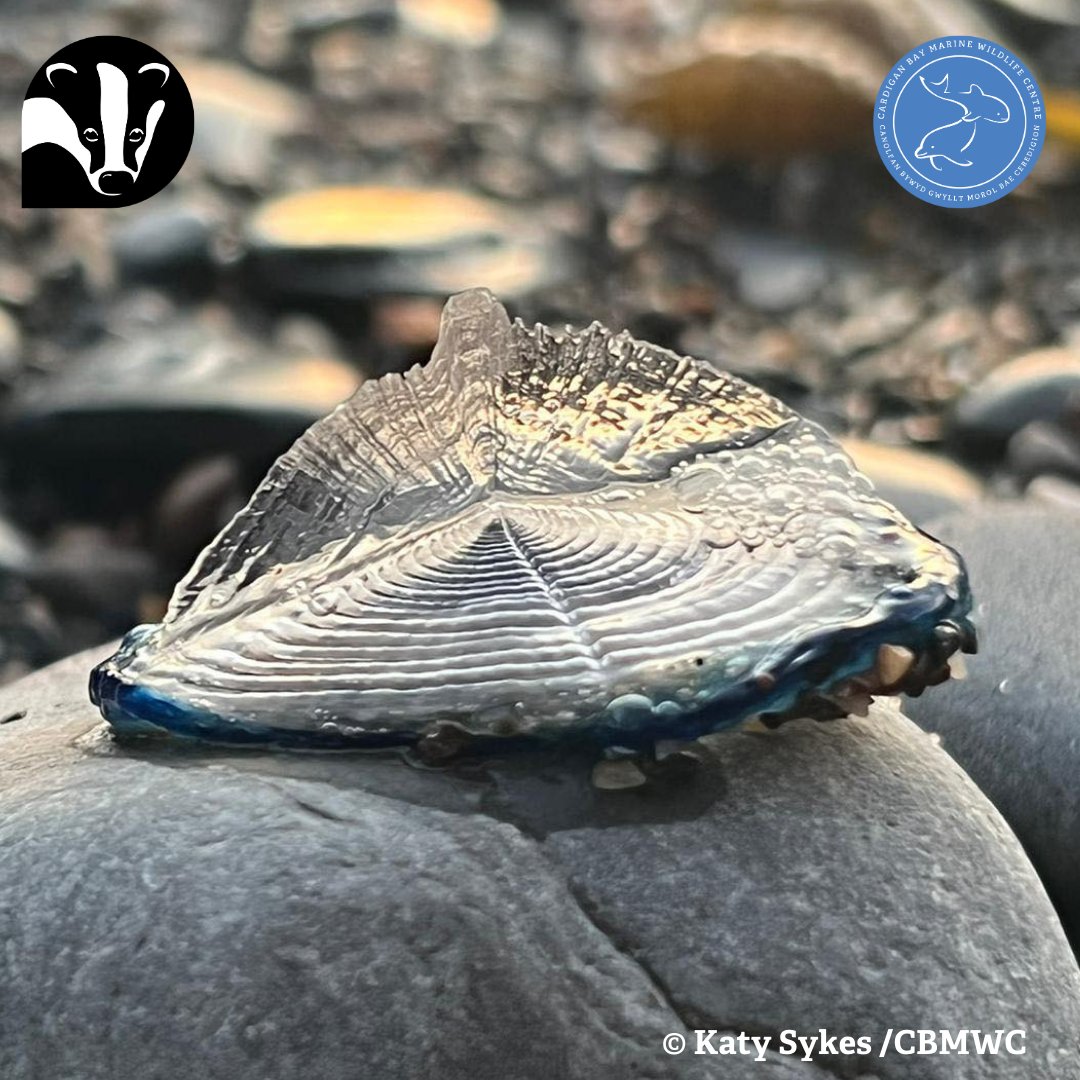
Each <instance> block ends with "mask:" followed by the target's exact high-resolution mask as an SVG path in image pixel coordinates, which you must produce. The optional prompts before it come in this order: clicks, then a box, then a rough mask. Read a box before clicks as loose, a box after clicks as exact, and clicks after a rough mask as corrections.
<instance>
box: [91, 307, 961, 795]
mask: <svg viewBox="0 0 1080 1080" xmlns="http://www.w3.org/2000/svg"><path fill="white" fill-rule="evenodd" d="M969 608H970V597H969V593H968V588H967V582H966V578H965V574H964V570H963V566H962V563H961V561H960V559H959V556H957V555H956V554H955V553H954V552H953V551H951V550H950V549H949V548H947V547H945V546H944V545H942V544H940V543H938V542H937V541H935V540H933V539H932V538H930V537H929V536H927V535H925V534H923V533H921V532H920V531H919V530H917V529H916V528H915V527H914V526H912V525H911V524H909V523H908V522H907V521H906V520H905V519H904V518H903V517H902V516H901V515H900V513H899V512H898V511H897V510H896V509H895V508H893V507H892V506H890V505H888V504H887V503H885V502H883V501H882V500H881V499H880V498H879V497H878V496H877V495H876V493H875V492H874V489H873V487H872V485H871V484H870V482H869V481H868V480H867V479H866V478H865V477H864V476H862V475H861V474H860V473H859V472H858V471H857V470H856V469H855V467H854V466H853V465H852V463H851V460H850V459H849V458H848V456H847V455H846V454H845V453H844V452H843V450H841V448H840V447H839V446H838V445H837V444H836V443H835V442H834V441H833V440H832V439H831V438H830V437H829V436H828V435H827V434H826V433H825V432H824V431H823V430H822V429H821V428H820V427H818V426H817V425H816V424H813V423H811V422H810V421H808V420H805V419H803V418H802V417H800V416H798V415H797V414H796V413H794V412H792V411H791V410H790V409H788V408H787V407H786V406H785V405H783V404H782V403H781V402H779V401H777V400H775V399H773V398H772V397H770V396H769V395H767V394H765V393H764V392H763V391H761V390H759V389H756V388H755V387H753V386H750V385H748V384H746V383H744V382H742V381H740V380H739V379H736V378H734V377H732V376H730V375H726V374H724V373H722V372H720V371H718V370H716V369H715V368H714V367H712V366H711V365H710V364H708V363H705V362H702V361H698V360H694V359H690V358H688V357H684V356H677V355H676V354H674V353H672V352H669V351H667V350H665V349H661V348H658V347H656V346H653V345H649V344H646V343H644V342H641V341H637V340H635V339H634V338H632V337H630V336H629V335H628V334H626V333H620V334H614V333H612V332H610V331H609V330H607V329H605V328H603V327H601V326H599V325H596V324H594V325H593V326H590V327H589V328H587V329H586V330H583V331H581V332H579V333H571V332H569V331H568V332H566V333H565V334H555V333H553V332H552V331H550V330H548V329H547V328H545V327H542V326H537V327H534V328H532V329H528V328H526V327H525V326H523V325H522V324H521V323H520V322H516V323H511V322H510V320H509V318H508V317H507V314H506V312H505V310H504V309H503V308H502V306H501V305H500V304H499V303H498V302H497V301H496V300H495V298H494V297H493V296H492V295H491V294H490V293H488V292H486V291H485V290H473V291H471V292H467V293H463V294H461V295H459V296H456V297H453V298H452V299H451V300H450V301H449V302H448V304H447V306H446V309H445V311H444V314H443V320H442V329H441V333H440V337H439V341H438V344H437V345H436V347H435V351H434V354H433V356H432V358H431V361H430V362H429V363H428V364H427V365H426V366H424V367H417V368H414V369H412V370H411V371H409V372H407V373H406V374H405V375H403V376H402V375H387V376H384V377H383V378H381V379H379V380H377V381H372V382H368V383H366V384H365V385H364V386H362V387H361V388H360V389H359V390H358V391H357V393H356V394H355V395H354V396H353V397H352V398H350V399H349V400H348V401H347V402H346V403H345V404H343V405H341V406H339V407H338V408H337V410H335V411H334V412H333V413H331V414H330V415H329V416H328V417H326V418H325V419H323V420H321V421H319V422H318V423H317V424H315V425H314V426H313V427H312V428H311V429H310V430H309V431H308V432H307V433H306V434H305V435H304V436H303V437H302V438H301V439H300V440H299V441H298V442H297V443H296V445H295V446H293V448H292V449H291V450H290V451H289V452H288V453H286V454H285V455H284V456H283V457H282V458H281V459H280V460H279V461H278V462H277V463H276V464H275V465H274V467H273V468H272V469H271V471H270V473H269V475H268V476H267V477H266V479H265V480H264V481H263V483H262V485H261V486H260V487H259V489H258V490H257V491H256V492H255V494H254V496H253V497H252V499H251V501H250V502H249V504H248V505H247V507H246V508H245V509H244V510H243V511H242V512H241V513H239V514H238V515H237V516H236V518H235V519H234V520H233V521H232V522H231V523H230V524H229V525H228V526H227V527H226V528H225V530H224V531H223V532H222V533H221V535H220V536H219V537H218V538H217V539H216V540H215V541H214V542H213V543H212V544H211V545H210V546H209V547H208V548H207V549H206V551H205V552H204V553H203V554H202V555H201V556H200V558H199V559H198V561H197V562H196V563H195V565H194V567H193V568H192V569H191V571H190V572H189V573H188V575H187V576H186V578H185V579H184V580H183V581H182V582H181V583H180V584H179V585H178V586H177V588H176V592H175V594H174V595H173V598H172V601H171V603H170V606H169V609H168V612H167V614H166V616H165V619H164V621H163V622H162V623H161V624H160V625H156V626H148V627H139V628H137V629H136V630H134V631H132V633H131V634H129V635H128V637H127V638H126V639H125V641H124V643H123V645H122V647H121V649H120V651H119V652H118V653H117V654H116V655H115V656H113V657H112V658H111V659H109V660H107V661H106V662H105V663H103V664H102V665H100V666H99V667H98V668H97V669H96V671H95V672H94V675H93V677H92V682H91V692H92V696H93V698H94V700H95V701H96V702H97V703H98V704H99V705H100V707H101V709H102V712H103V713H104V715H105V716H106V718H107V719H108V720H109V722H110V723H111V724H112V725H113V726H114V727H115V728H116V729H118V730H119V731H122V732H138V731H151V730H157V729H164V730H167V731H171V732H173V733H175V734H179V735H187V736H195V737H202V738H206V739H212V740H217V741H222V742H230V743H256V744H264V743H270V744H276V745H281V746H297V747H324V748H337V747H379V746H388V745H407V744H414V745H415V746H416V747H417V750H418V751H421V750H422V751H423V752H424V755H425V756H426V757H428V758H429V759H432V760H440V759H442V758H444V757H447V756H453V755H454V754H456V753H459V752H460V751H461V750H462V749H466V748H470V747H471V748H475V749H482V748H484V747H485V746H487V745H488V744H489V743H492V742H494V743H496V744H498V745H502V746H505V745H507V741H508V740H509V741H514V740H536V739H551V738H567V737H581V738H590V739H595V740H596V741H598V742H600V743H604V744H606V745H609V746H617V747H621V748H630V749H634V748H638V749H640V748H642V747H644V746H651V743H652V740H654V739H658V738H662V739H692V738H695V737H697V736H699V735H702V734H704V733H707V732H711V731H716V730H719V729H721V728H724V727H727V726H730V725H733V724H736V723H739V722H741V721H743V720H747V719H749V718H751V717H760V718H761V721H762V722H763V723H764V724H766V725H768V726H773V725H775V724H776V723H777V722H779V721H780V720H782V719H784V718H786V717H789V716H791V715H798V714H806V715H812V716H818V717H820V718H828V717H832V716H840V715H844V714H845V713H848V712H852V711H856V712H862V711H865V705H866V704H867V703H868V701H869V695H870V694H872V693H875V692H879V691H882V690H888V691H894V690H897V689H900V690H904V691H907V692H919V691H921V690H922V688H923V687H924V686H925V685H928V684H932V683H933V682H934V681H940V679H941V678H944V677H947V674H948V667H947V661H948V657H949V655H950V654H951V653H952V652H954V651H956V650H957V649H958V648H960V647H968V646H970V647H973V645H974V637H973V632H972V631H971V628H970V624H969V622H968V618H967V616H968V612H969ZM941 628H944V629H941ZM609 771H612V772H613V773H618V770H609ZM624 774H625V775H624ZM618 775H619V776H621V777H622V780H621V781H620V782H624V781H627V779H628V775H629V770H628V769H626V768H625V767H623V768H622V772H621V773H618ZM609 779H610V778H609ZM611 782H614V781H611Z"/></svg>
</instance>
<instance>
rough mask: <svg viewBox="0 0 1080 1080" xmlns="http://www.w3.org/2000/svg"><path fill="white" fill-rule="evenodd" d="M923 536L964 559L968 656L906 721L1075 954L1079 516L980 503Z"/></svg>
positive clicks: (1078, 926) (1079, 914)
mask: <svg viewBox="0 0 1080 1080" xmlns="http://www.w3.org/2000/svg"><path fill="white" fill-rule="evenodd" d="M933 531H934V534H935V535H937V536H940V537H941V538H942V539H944V540H946V542H948V543H954V544H957V545H958V546H959V547H960V549H961V550H962V551H963V552H964V555H965V558H966V560H967V563H968V569H969V571H970V573H971V579H972V585H973V588H974V589H975V590H976V591H977V595H978V596H979V598H980V605H979V607H978V608H977V609H976V619H977V620H978V622H979V624H980V629H979V655H978V656H976V657H973V658H971V659H970V660H969V663H968V678H967V679H966V680H964V681H962V682H953V683H951V684H950V685H948V686H943V687H940V688H939V689H940V692H935V693H932V694H927V695H926V696H925V697H923V698H921V699H919V700H918V701H913V702H911V704H910V709H909V711H910V713H911V715H912V717H913V718H914V719H915V720H916V721H917V722H918V723H919V724H921V725H922V726H923V727H925V728H927V729H928V730H930V731H934V732H938V733H940V735H941V737H942V740H943V744H944V746H945V748H946V749H947V750H948V751H949V753H950V754H952V755H953V756H954V757H955V758H956V759H957V761H959V762H960V764H961V765H963V767H964V768H965V769H966V770H967V772H968V773H969V774H970V776H971V777H972V778H973V779H974V780H975V782H976V783H977V784H979V786H980V787H981V788H982V789H983V791H984V792H985V793H986V794H987V795H988V796H989V797H990V799H991V800H992V801H993V802H994V804H995V805H996V806H997V808H998V809H999V810H1000V811H1001V813H1002V814H1003V815H1004V816H1005V818H1006V819H1007V820H1008V822H1009V824H1010V825H1011V826H1012V828H1013V829H1014V830H1015V831H1016V833H1017V835H1018V836H1019V837H1020V839H1021V840H1022V841H1023V843H1024V846H1025V848H1026V849H1027V852H1028V854H1029V855H1030V857H1031V859H1032V861H1033V863H1034V864H1035V866H1036V867H1037V868H1038V870H1039V873H1040V874H1041V875H1042V878H1043V880H1044V881H1045V883H1046V886H1047V890H1048V891H1049V893H1050V895H1051V897H1052V898H1053V899H1054V901H1055V903H1056V904H1057V905H1058V909H1059V911H1060V913H1061V916H1062V920H1063V922H1064V923H1065V925H1066V927H1067V928H1068V930H1069V932H1070V935H1071V937H1072V940H1073V943H1074V945H1077V944H1080V791H1078V790H1077V784H1076V777H1077V773H1078V771H1080V665H1078V659H1080V634H1078V631H1077V618H1076V602H1075V600H1076V590H1075V582H1076V581H1077V580H1080V512H1078V511H1077V509H1072V510H1070V509H1066V508H1064V507H1062V506H1057V507H1054V506H1047V505H1046V504H1045V503H1043V504H1040V503H1039V502H1037V501H1035V500H1031V499H1029V500H1027V501H1025V502H1022V503H1019V504H1015V505H1009V504H990V505H987V506H985V507H983V508H981V509H980V510H978V511H976V512H969V513H965V514H960V515H954V516H952V517H947V518H945V519H943V520H942V521H940V522H938V523H936V524H935V525H934V528H933Z"/></svg>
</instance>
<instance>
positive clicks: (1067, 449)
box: [1008, 420, 1080, 481]
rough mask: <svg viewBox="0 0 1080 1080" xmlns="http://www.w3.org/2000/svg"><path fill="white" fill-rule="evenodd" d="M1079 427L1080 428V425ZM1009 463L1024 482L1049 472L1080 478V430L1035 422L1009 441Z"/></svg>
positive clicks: (1076, 425) (1077, 425)
mask: <svg viewBox="0 0 1080 1080" xmlns="http://www.w3.org/2000/svg"><path fill="white" fill-rule="evenodd" d="M1075 427H1076V428H1077V429H1080V422H1077V423H1076V424H1075ZM1008 461H1009V466H1010V468H1011V469H1012V471H1013V472H1014V473H1016V475H1017V476H1018V477H1019V478H1020V479H1021V480H1024V481H1026V480H1030V479H1031V478H1032V477H1035V476H1040V475H1043V474H1047V473H1048V474H1051V475H1054V476H1068V477H1073V478H1080V431H1074V430H1070V429H1069V428H1068V427H1066V426H1065V425H1063V424H1053V423H1048V422H1047V421H1045V420H1033V421H1032V422H1031V423H1030V424H1027V425H1026V426H1024V427H1022V428H1021V429H1020V430H1019V431H1018V432H1017V433H1016V434H1015V435H1014V436H1013V437H1012V438H1011V439H1010V440H1009V450H1008Z"/></svg>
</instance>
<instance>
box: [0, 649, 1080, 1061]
mask: <svg viewBox="0 0 1080 1080" xmlns="http://www.w3.org/2000/svg"><path fill="white" fill-rule="evenodd" d="M104 651H105V650H95V652H94V654H93V655H88V654H84V655H82V656H78V657H74V658H71V659H69V660H67V661H64V662H62V663H61V664H58V665H55V666H54V667H53V668H51V669H47V670H46V671H44V672H39V673H37V674H35V675H33V676H31V677H29V678H27V679H25V680H23V681H22V682H21V683H18V684H16V685H14V686H12V687H9V688H6V689H5V690H3V691H2V692H0V719H2V718H7V717H9V716H10V717H15V718H14V719H12V720H11V721H10V722H8V723H5V724H0V773H2V779H0V941H3V942H4V945H5V948H4V950H2V951H0V987H3V993H2V996H0V1076H3V1077H4V1078H5V1080H59V1078H65V1080H66V1078H72V1080H98V1078H102V1080H104V1078H106V1077H108V1078H109V1080H128V1078H131V1080H134V1078H136V1077H137V1078H139V1080H144V1078H162V1080H172V1078H173V1077H177V1078H179V1077H187V1076H199V1077H200V1078H202V1077H207V1078H217V1077H222V1078H224V1077H228V1078H230V1080H237V1078H238V1080H248V1078H250V1080H256V1078H258V1080H264V1078H265V1077H268V1076H273V1077H274V1080H292V1078H293V1077H296V1078H297V1080H299V1078H301V1077H303V1078H305V1080H307V1078H311V1077H318V1078H319V1080H335V1078H338V1077H341V1078H346V1077H348V1078H350V1080H351V1078H353V1077H356V1076H378V1077H380V1078H382V1077H409V1078H412V1077H420V1076H439V1077H440V1078H442V1077H449V1078H457V1077H481V1078H483V1077H493V1078H494V1077H499V1078H500V1080H502V1078H516V1077H520V1078H522V1080H532V1078H539V1077H543V1078H545V1080H547V1078H549V1077H551V1078H561V1077H579V1076H580V1077H583V1078H584V1077H587V1078H589V1080H592V1078H594V1077H607V1076H612V1077H615V1076H619V1077H623V1076H627V1077H664V1078H666V1077H672V1078H674V1077H684V1076H693V1077H698V1076H717V1077H723V1078H725V1080H729V1078H734V1080H740V1078H743V1077H746V1078H748V1080H749V1078H760V1077H776V1078H778V1080H808V1078H816V1080H824V1078H825V1077H828V1076H846V1077H856V1076H857V1077H862V1078H864V1080H869V1078H871V1077H874V1078H878V1080H892V1078H908V1077H919V1078H920V1080H924V1078H925V1080H934V1078H938V1077H942V1078H949V1080H953V1078H958V1080H963V1078H967V1077H976V1076H977V1077H979V1078H980V1080H981V1078H984V1077H991V1078H996V1077H1036V1076H1038V1077H1040V1078H1041V1077H1044V1076H1051V1075H1052V1076H1054V1077H1055V1080H1074V1078H1076V1077H1080V1066H1077V1064H1076V1061H1075V1058H1071V1059H1070V1058H1068V1057H1067V1056H1065V1055H1067V1054H1068V1053H1071V1052H1072V1049H1071V1048H1072V1047H1073V1046H1074V1042H1073V1041H1072V1040H1074V1039H1075V1031H1076V1030H1077V1026H1078V1025H1080V975H1078V972H1077V969H1076V966H1075V962H1074V961H1073V959H1072V956H1071V954H1070V953H1069V950H1068V947H1067V945H1066V944H1065V942H1064V938H1063V935H1062V933H1061V930H1060V927H1059V926H1058V924H1057V922H1056V919H1055V917H1054V915H1053V912H1052V911H1051V909H1050V906H1049V904H1048V902H1047V900H1046V898H1045V894H1044V893H1043V891H1042V889H1041V886H1040V885H1039V883H1038V881H1037V879H1036V878H1035V876H1034V873H1033V872H1032V870H1031V869H1030V867H1029V865H1028V864H1027V862H1026V860H1025V859H1024V857H1023V855H1022V853H1021V852H1020V850H1019V846H1018V845H1017V843H1016V841H1015V839H1014V838H1013V837H1012V835H1011V834H1010V833H1009V831H1008V830H1007V829H1006V827H1005V826H1004V823H1003V822H1002V821H1001V819H1000V818H999V817H998V816H997V814H996V813H995V812H994V811H993V809H992V808H991V807H990V806H989V804H988V803H986V801H985V800H984V799H983V798H982V797H981V796H980V795H979V793H978V792H977V791H976V789H975V788H974V786H973V785H972V784H971V783H970V781H969V780H968V779H967V778H966V777H965V776H964V775H963V773H962V772H961V771H960V770H959V768H958V767H957V766H956V765H955V764H954V763H953V762H952V761H951V760H950V759H949V758H948V757H947V755H945V754H944V753H942V752H941V750H940V749H939V748H938V747H937V746H936V744H935V742H934V741H933V740H932V738H931V737H929V736H926V735H924V734H922V733H921V732H919V731H918V729H916V728H915V727H914V725H912V724H910V723H909V722H908V721H906V720H905V719H904V718H903V717H901V716H900V715H899V713H897V712H896V711H895V709H893V708H891V707H887V706H879V707H877V708H876V709H875V710H874V713H873V714H872V716H871V718H870V719H869V720H867V721H860V722H854V721H851V722H848V721H840V722H836V723H834V724H831V725H814V724H810V723H803V722H799V723H796V724H794V725H790V726H789V727H787V728H786V729H783V730H782V731H781V732H779V733H777V734H773V735H753V734H735V735H728V736H724V737H721V738H717V739H714V740H712V750H711V751H710V753H709V755H708V760H707V762H706V763H705V765H704V766H703V767H702V768H701V769H700V770H699V771H698V772H697V773H695V774H691V775H689V776H682V777H677V778H674V779H673V780H672V781H671V782H670V784H668V785H664V784H661V785H659V786H654V787H651V788H647V789H644V790H641V789H638V790H636V791H632V792H625V791H624V792H601V791H597V790H595V789H593V788H592V787H590V786H589V785H588V783H587V775H588V765H589V763H588V762H587V761H584V760H580V759H573V758H558V757H554V756H534V757H531V758H527V759H520V758H519V759H514V760H512V761H507V762H502V763H496V764H493V765H492V766H490V767H489V768H487V769H473V770H467V771H460V772H458V773H449V772H436V771H420V770H416V769H411V768H408V767H407V766H405V765H403V764H402V763H401V762H400V761H398V760H397V759H396V758H394V757H361V756H317V755H296V756H293V755H284V754H277V755H272V754H264V753H257V752H256V753H238V752H221V751H214V750H209V749H206V748H201V747H182V746H177V745H176V744H173V743H169V742H164V743H162V742H145V743H136V744H130V745H126V746H125V745H118V744H116V743H114V742H112V741H111V739H110V738H109V736H108V735H107V734H105V731H104V728H103V726H102V725H101V724H100V723H99V722H98V719H97V716H96V713H95V712H94V710H93V709H92V708H91V706H90V705H89V704H88V703H86V702H85V677H86V672H87V671H88V669H89V667H90V666H91V664H92V662H93V661H94V660H97V659H98V658H99V657H100V656H101V655H103V654H104ZM18 713H24V715H22V716H18V715H17V714H18ZM890 1025H891V1026H896V1027H900V1026H903V1027H920V1026H924V1027H932V1028H940V1027H943V1026H950V1025H958V1026H968V1027H982V1028H988V1027H993V1028H997V1027H1005V1028H1013V1027H1025V1028H1027V1029H1028V1033H1029V1034H1028V1054H1027V1056H1026V1057H1023V1058H1009V1057H998V1058H985V1059H980V1058H977V1057H970V1058H957V1057H950V1058H923V1059H918V1058H915V1059H910V1060H907V1059H903V1058H898V1057H896V1056H888V1057H886V1058H885V1059H883V1060H879V1059H878V1058H877V1057H876V1056H875V1057H873V1058H869V1057H863V1058H858V1057H855V1058H846V1059H845V1058H839V1057H824V1058H821V1059H820V1060H819V1061H817V1062H802V1061H799V1060H797V1059H794V1058H792V1057H781V1056H779V1055H776V1054H773V1055H771V1057H770V1058H769V1059H768V1062H767V1063H760V1064H759V1063H756V1062H754V1061H753V1060H752V1059H751V1058H721V1057H716V1058H713V1057H707V1056H702V1057H698V1056H695V1055H692V1054H684V1055H682V1056H678V1057H668V1056H667V1055H665V1054H664V1053H663V1051H662V1050H661V1047H660V1040H661V1039H662V1037H663V1035H664V1034H665V1033H667V1032H669V1031H674V1032H685V1031H686V1030H687V1029H688V1028H695V1027H705V1028H717V1029H721V1032H723V1031H730V1032H738V1031H739V1030H746V1031H749V1032H753V1033H755V1034H759V1035H760V1034H772V1035H773V1036H774V1045H775V1038H776V1036H777V1035H778V1033H779V1032H780V1031H781V1030H782V1029H785V1028H795V1029H798V1030H799V1032H800V1034H804V1035H814V1034H817V1032H818V1029H819V1028H820V1027H822V1026H826V1027H828V1028H829V1030H830V1032H832V1033H834V1034H837V1035H856V1036H857V1035H862V1034H868V1035H872V1036H875V1037H877V1038H880V1036H881V1034H882V1032H883V1030H884V1028H885V1027H886V1026H890ZM879 1029H880V1030H879ZM875 1054H876V1048H875Z"/></svg>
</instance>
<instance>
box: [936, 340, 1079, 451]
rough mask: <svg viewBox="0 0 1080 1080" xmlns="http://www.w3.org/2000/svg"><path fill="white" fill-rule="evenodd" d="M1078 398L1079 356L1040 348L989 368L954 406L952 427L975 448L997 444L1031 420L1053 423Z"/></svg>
mask: <svg viewBox="0 0 1080 1080" xmlns="http://www.w3.org/2000/svg"><path fill="white" fill-rule="evenodd" d="M1074 395H1078V396H1080V356H1077V354H1076V353H1075V352H1072V351H1070V350H1067V349H1040V350H1039V351H1037V352H1033V353H1028V354H1027V355H1026V356H1021V357H1019V358H1017V359H1016V360H1010V361H1009V362H1008V363H1006V364H1002V365H1001V366H1000V367H998V368H995V369H994V370H993V371H991V372H990V374H989V375H988V376H987V377H986V378H985V379H983V380H982V381H981V382H979V383H977V384H976V385H975V386H973V387H972V388H971V389H970V390H969V391H968V392H967V393H966V394H965V395H964V397H962V398H961V399H960V401H959V402H958V403H957V406H956V413H955V416H954V425H955V428H956V431H957V433H958V435H959V436H960V437H961V439H962V440H963V441H965V442H966V443H968V444H969V445H971V446H973V447H974V448H976V449H980V448H983V447H988V446H992V445H1000V444H1003V443H1004V442H1005V441H1006V440H1007V439H1008V438H1009V437H1010V436H1011V435H1013V434H1014V433H1015V432H1017V431H1019V430H1020V429H1021V428H1022V427H1024V426H1025V425H1027V424H1029V423H1031V422H1032V421H1033V420H1055V419H1057V418H1058V417H1059V416H1061V415H1062V414H1063V413H1064V412H1065V411H1066V410H1067V409H1068V408H1069V406H1070V400H1072V401H1075V400H1076V398H1075V397H1074Z"/></svg>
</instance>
